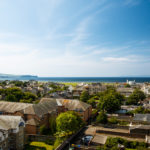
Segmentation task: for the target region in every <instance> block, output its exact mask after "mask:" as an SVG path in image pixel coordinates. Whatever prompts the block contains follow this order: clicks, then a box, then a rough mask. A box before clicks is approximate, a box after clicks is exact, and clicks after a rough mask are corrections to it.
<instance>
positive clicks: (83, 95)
mask: <svg viewBox="0 0 150 150" xmlns="http://www.w3.org/2000/svg"><path fill="white" fill-rule="evenodd" d="M88 100H89V93H88V92H87V91H83V92H82V93H81V95H80V101H82V102H87V101H88Z"/></svg>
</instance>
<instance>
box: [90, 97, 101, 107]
mask: <svg viewBox="0 0 150 150" xmlns="http://www.w3.org/2000/svg"><path fill="white" fill-rule="evenodd" d="M96 100H99V97H98V96H93V97H91V98H90V99H89V100H88V101H87V103H89V104H90V105H92V107H93V108H96Z"/></svg>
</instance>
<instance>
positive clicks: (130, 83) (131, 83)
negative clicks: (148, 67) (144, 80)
mask: <svg viewBox="0 0 150 150" xmlns="http://www.w3.org/2000/svg"><path fill="white" fill-rule="evenodd" d="M127 84H129V85H131V86H132V85H135V84H136V82H135V80H133V81H129V80H127Z"/></svg>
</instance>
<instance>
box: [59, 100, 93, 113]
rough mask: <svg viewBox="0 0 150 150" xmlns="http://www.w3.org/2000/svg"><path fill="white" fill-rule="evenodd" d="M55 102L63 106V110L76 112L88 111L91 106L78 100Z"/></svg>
mask: <svg viewBox="0 0 150 150" xmlns="http://www.w3.org/2000/svg"><path fill="white" fill-rule="evenodd" d="M56 100H57V102H59V103H61V104H62V105H63V106H65V108H67V109H68V110H77V111H85V110H86V109H88V108H89V107H91V105H89V104H87V103H84V102H82V101H79V100H74V99H73V100H71V99H56Z"/></svg>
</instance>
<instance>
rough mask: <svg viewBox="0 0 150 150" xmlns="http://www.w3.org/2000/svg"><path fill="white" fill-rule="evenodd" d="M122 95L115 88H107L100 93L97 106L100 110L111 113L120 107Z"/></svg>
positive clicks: (122, 99)
mask: <svg viewBox="0 0 150 150" xmlns="http://www.w3.org/2000/svg"><path fill="white" fill-rule="evenodd" d="M123 101H124V96H123V95H121V94H120V93H118V92H116V90H115V89H108V90H106V91H105V92H103V93H102V94H101V97H100V101H99V104H98V107H99V109H100V110H103V111H106V112H108V113H113V112H115V111H117V110H119V109H120V106H121V104H122V102H123Z"/></svg>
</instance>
